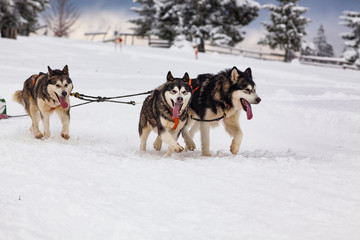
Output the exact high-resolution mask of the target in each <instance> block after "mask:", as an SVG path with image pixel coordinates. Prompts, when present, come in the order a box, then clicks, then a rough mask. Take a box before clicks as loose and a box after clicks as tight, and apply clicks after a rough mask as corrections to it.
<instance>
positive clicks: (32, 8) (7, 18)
mask: <svg viewBox="0 0 360 240" xmlns="http://www.w3.org/2000/svg"><path fill="white" fill-rule="evenodd" d="M49 1H50V0H0V25H1V26H2V27H5V28H16V29H17V31H18V33H19V34H20V35H29V33H30V32H34V31H35V30H36V28H37V27H38V14H39V12H41V11H43V10H44V9H45V7H46V5H47V4H48V3H49Z"/></svg>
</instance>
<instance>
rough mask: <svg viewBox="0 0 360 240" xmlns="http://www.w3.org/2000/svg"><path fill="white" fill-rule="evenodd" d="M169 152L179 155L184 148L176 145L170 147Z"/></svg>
mask: <svg viewBox="0 0 360 240" xmlns="http://www.w3.org/2000/svg"><path fill="white" fill-rule="evenodd" d="M171 150H172V151H173V152H176V153H180V152H182V151H184V148H183V147H182V146H180V144H177V145H176V146H175V147H172V148H171Z"/></svg>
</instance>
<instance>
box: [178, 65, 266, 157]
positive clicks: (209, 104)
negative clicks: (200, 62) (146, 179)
mask: <svg viewBox="0 0 360 240" xmlns="http://www.w3.org/2000/svg"><path fill="white" fill-rule="evenodd" d="M197 80H198V84H199V89H198V90H197V91H195V92H194V94H193V97H192V101H191V104H190V118H189V121H188V123H187V124H186V126H185V127H184V129H183V131H182V136H183V138H184V140H185V144H186V149H187V150H190V151H192V150H194V149H195V147H196V146H195V144H194V141H193V136H194V134H195V132H196V131H198V130H199V129H200V134H201V150H202V155H204V156H210V155H211V153H210V148H209V146H210V138H209V136H210V127H211V126H216V125H217V124H218V122H219V120H221V119H223V122H224V126H225V130H226V131H227V132H228V133H229V134H230V136H232V137H233V140H232V143H231V145H230V151H231V153H233V154H237V153H238V152H239V149H240V144H241V141H242V137H243V133H242V131H241V128H240V124H239V117H240V112H241V110H244V111H245V112H246V114H247V119H249V120H250V119H251V118H252V117H253V114H252V109H251V104H258V103H260V101H261V99H260V97H259V96H258V94H257V93H256V85H255V83H254V81H253V79H252V73H251V69H250V68H247V69H246V70H245V71H244V72H241V71H239V70H238V69H237V68H236V67H233V68H232V69H228V70H225V71H222V72H220V73H218V74H215V75H213V74H201V75H199V76H198V77H197ZM191 127H192V128H191ZM190 128H191V130H190Z"/></svg>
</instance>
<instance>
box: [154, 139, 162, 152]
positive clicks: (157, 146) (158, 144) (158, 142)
mask: <svg viewBox="0 0 360 240" xmlns="http://www.w3.org/2000/svg"><path fill="white" fill-rule="evenodd" d="M153 145H154V148H155V150H156V151H160V150H161V145H162V140H161V137H160V136H157V137H156V139H155V141H154V144H153Z"/></svg>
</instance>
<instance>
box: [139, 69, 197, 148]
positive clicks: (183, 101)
mask: <svg viewBox="0 0 360 240" xmlns="http://www.w3.org/2000/svg"><path fill="white" fill-rule="evenodd" d="M191 97H192V90H191V87H190V85H189V75H188V74H187V73H185V75H184V77H183V78H174V77H173V76H172V74H171V72H170V71H169V72H168V74H167V78H166V83H165V84H163V85H161V86H159V87H158V88H156V89H154V90H153V92H152V93H151V94H150V95H149V96H148V97H147V98H146V99H145V100H144V103H143V106H142V109H141V112H140V120H139V135H140V141H141V143H140V150H142V151H146V141H147V139H148V136H149V134H150V132H151V130H154V131H155V132H156V133H157V134H158V137H157V139H156V141H155V143H154V148H155V149H156V150H160V149H161V144H162V142H164V143H166V144H167V145H168V146H169V148H168V155H171V153H172V152H182V151H183V150H184V148H183V147H182V146H180V144H179V143H178V142H177V139H178V137H179V135H180V132H181V130H182V129H183V127H184V126H185V124H186V122H187V114H188V109H189V106H190V101H191Z"/></svg>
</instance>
